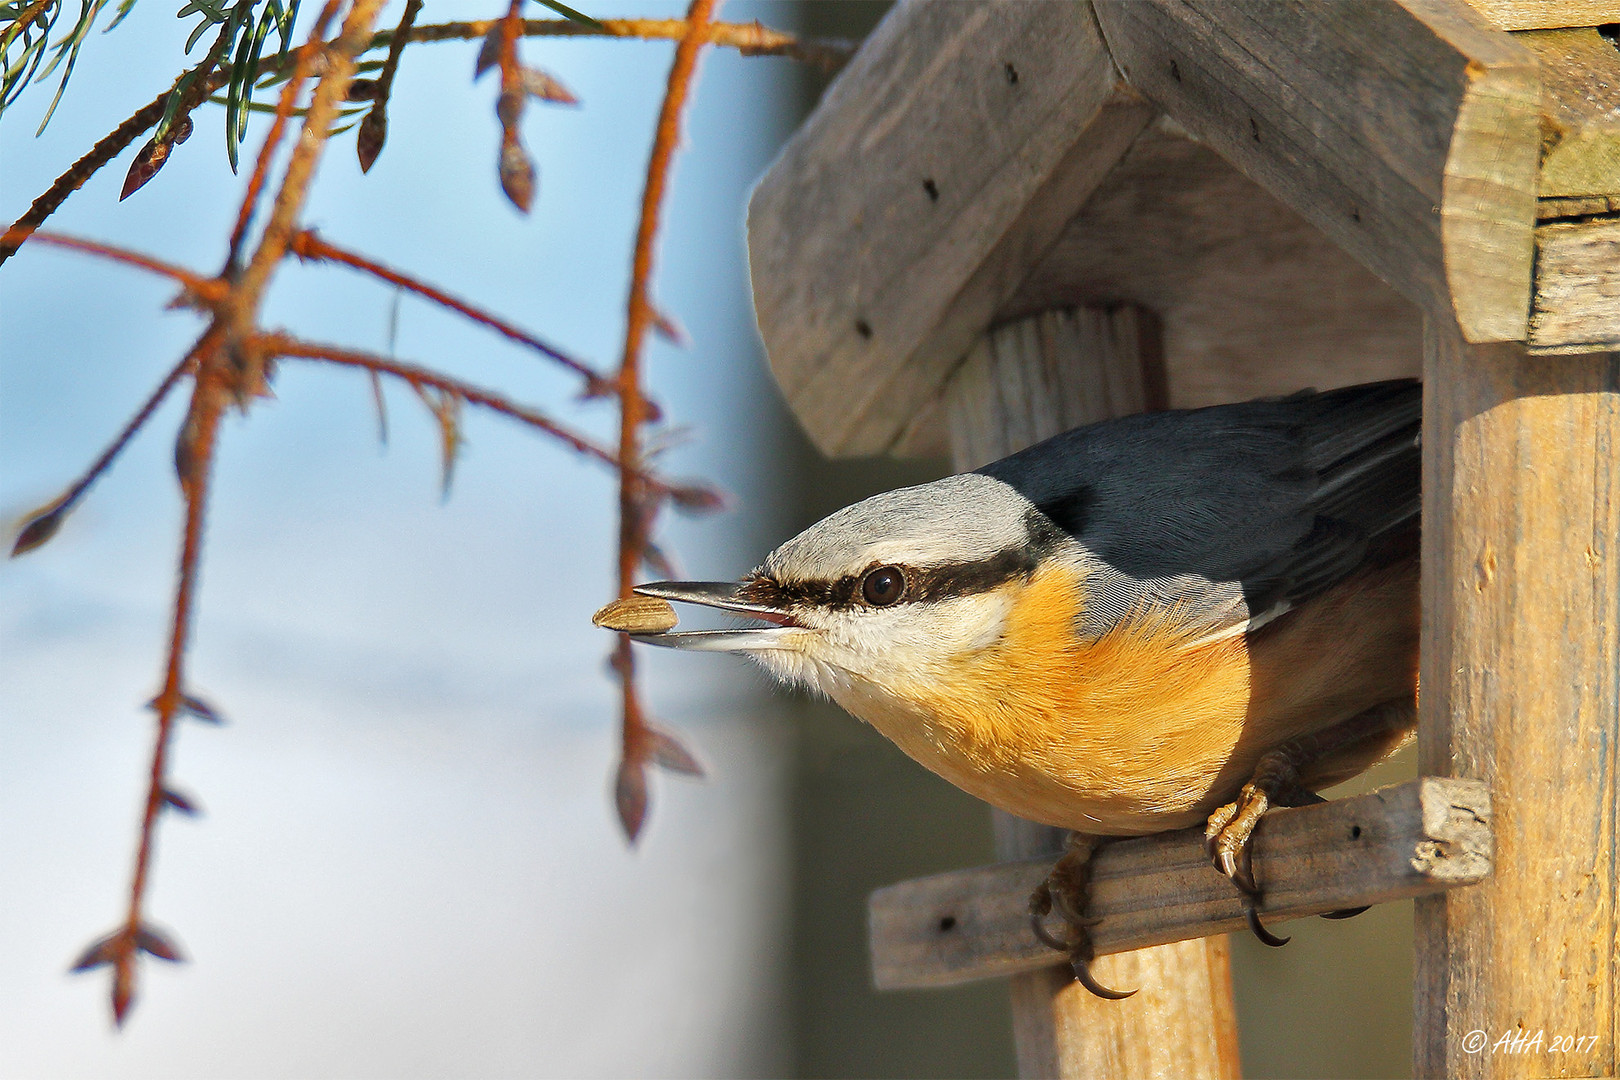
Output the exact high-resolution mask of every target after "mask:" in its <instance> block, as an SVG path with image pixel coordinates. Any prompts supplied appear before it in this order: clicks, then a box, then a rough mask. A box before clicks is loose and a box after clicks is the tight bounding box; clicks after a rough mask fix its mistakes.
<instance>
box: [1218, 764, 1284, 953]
mask: <svg viewBox="0 0 1620 1080" xmlns="http://www.w3.org/2000/svg"><path fill="white" fill-rule="evenodd" d="M1270 808H1271V797H1270V796H1269V795H1268V794H1267V792H1266V790H1265V788H1264V787H1263V786H1262V785H1260V784H1258V783H1253V782H1251V783H1248V784H1245V785H1244V786H1243V790H1242V791H1240V792H1239V793H1238V797H1237V799H1236V801H1234V802H1229V803H1227V804H1226V805H1225V806H1222V807H1219V808H1218V809H1217V810H1216V811H1215V812H1214V813H1212V814H1210V815H1209V823H1208V824H1207V825H1206V826H1205V827H1204V849H1205V851H1207V852H1208V853H1209V857H1210V861H1212V862H1213V863H1214V864H1215V869H1216V870H1219V871H1220V872H1221V874H1222V875H1223V876H1225V877H1226V878H1227V879H1228V880H1230V881H1231V882H1232V884H1233V885H1234V886H1236V887H1237V890H1238V891H1239V892H1240V893H1242V894H1243V917H1244V919H1245V920H1246V921H1247V922H1248V924H1249V929H1250V930H1251V931H1253V933H1254V936H1255V937H1257V938H1259V939H1260V940H1261V941H1262V942H1264V943H1265V944H1267V945H1271V946H1273V947H1276V946H1281V945H1286V944H1288V942H1289V940H1290V939H1289V938H1285V937H1278V936H1277V935H1276V934H1273V933H1272V932H1271V931H1269V930H1267V929H1266V928H1265V927H1264V926H1262V925H1261V923H1260V913H1259V905H1260V888H1259V886H1258V885H1257V884H1256V883H1255V880H1254V862H1253V842H1254V830H1255V827H1256V826H1258V825H1259V824H1260V818H1261V817H1262V816H1264V814H1265V812H1266V811H1267V810H1269V809H1270Z"/></svg>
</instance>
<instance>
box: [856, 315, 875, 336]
mask: <svg viewBox="0 0 1620 1080" xmlns="http://www.w3.org/2000/svg"><path fill="white" fill-rule="evenodd" d="M855 332H856V333H857V334H859V335H861V337H863V338H865V339H866V340H867V341H871V340H872V324H871V323H869V322H867V321H866V320H865V319H856V320H855Z"/></svg>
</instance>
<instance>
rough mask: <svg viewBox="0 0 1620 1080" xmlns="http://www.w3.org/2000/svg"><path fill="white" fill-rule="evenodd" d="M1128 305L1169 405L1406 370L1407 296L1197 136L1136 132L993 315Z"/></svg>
mask: <svg viewBox="0 0 1620 1080" xmlns="http://www.w3.org/2000/svg"><path fill="white" fill-rule="evenodd" d="M1121 302H1125V303H1133V304H1137V305H1140V306H1142V307H1146V308H1149V309H1151V310H1153V311H1154V312H1156V313H1157V314H1158V315H1159V316H1160V318H1161V319H1162V320H1163V322H1164V356H1165V365H1166V368H1167V370H1168V378H1169V383H1170V404H1171V405H1173V406H1174V407H1176V408H1196V407H1199V406H1203V405H1216V404H1220V403H1223V402H1228V401H1246V400H1248V399H1250V398H1256V397H1262V396H1266V395H1273V394H1287V393H1292V392H1294V391H1295V390H1298V389H1300V388H1302V387H1306V386H1314V387H1317V388H1318V389H1322V390H1326V389H1331V388H1333V387H1336V386H1348V385H1352V384H1355V383H1362V382H1373V381H1376V380H1379V379H1392V378H1398V377H1401V376H1416V375H1418V374H1419V373H1420V372H1421V371H1422V368H1423V363H1422V356H1423V320H1422V316H1421V314H1420V313H1419V311H1418V309H1417V308H1416V306H1414V305H1413V304H1412V303H1411V302H1410V301H1408V300H1406V299H1405V298H1404V297H1402V296H1401V295H1400V294H1399V293H1397V292H1396V291H1395V290H1394V289H1392V288H1390V287H1389V286H1388V285H1386V284H1384V282H1382V281H1380V280H1379V279H1378V278H1377V277H1376V276H1375V275H1374V274H1373V273H1372V272H1371V271H1370V270H1368V269H1366V268H1365V267H1364V266H1362V265H1361V264H1360V263H1358V262H1356V261H1355V260H1354V259H1352V258H1351V257H1350V256H1349V255H1347V254H1345V253H1344V251H1342V250H1341V249H1340V248H1339V247H1338V246H1336V245H1335V244H1334V243H1333V242H1332V241H1331V240H1329V239H1328V238H1327V237H1325V236H1324V235H1323V234H1322V233H1321V232H1320V231H1319V230H1318V229H1316V228H1315V227H1314V226H1313V225H1311V224H1310V223H1309V222H1307V221H1306V220H1305V219H1303V218H1301V217H1300V216H1299V215H1298V214H1296V213H1295V212H1294V211H1293V210H1291V209H1289V208H1288V207H1286V206H1284V205H1283V204H1282V203H1280V202H1278V201H1277V199H1276V198H1274V197H1273V196H1271V195H1270V194H1268V193H1267V192H1266V190H1265V189H1264V188H1262V187H1261V186H1260V185H1259V184H1257V183H1255V182H1254V181H1253V180H1250V179H1249V178H1248V177H1246V176H1244V175H1243V174H1242V173H1240V172H1238V171H1237V170H1236V169H1235V168H1233V167H1232V166H1231V165H1229V164H1228V163H1227V162H1226V161H1224V160H1223V159H1222V158H1221V157H1220V155H1218V154H1216V153H1215V152H1214V151H1213V150H1211V149H1210V148H1209V147H1207V146H1203V145H1201V144H1199V143H1197V142H1194V141H1192V140H1191V139H1188V138H1187V137H1185V135H1182V134H1177V133H1176V131H1174V130H1171V129H1168V128H1166V127H1165V126H1163V125H1155V126H1154V127H1152V128H1150V129H1149V130H1148V131H1146V132H1144V133H1143V134H1142V136H1141V137H1140V138H1138V139H1137V141H1136V142H1135V143H1134V144H1133V145H1132V146H1131V149H1130V150H1129V151H1128V152H1127V153H1126V155H1125V157H1124V159H1123V160H1122V161H1121V162H1120V163H1119V165H1118V167H1117V168H1115V169H1114V171H1113V172H1112V173H1110V174H1109V176H1108V178H1107V179H1106V180H1104V181H1103V183H1102V185H1101V186H1100V187H1099V188H1098V189H1097V191H1096V193H1095V194H1094V195H1093V196H1092V197H1091V199H1090V200H1089V201H1088V202H1087V203H1086V205H1085V207H1084V208H1083V209H1082V210H1081V211H1080V213H1079V214H1078V215H1077V216H1076V217H1075V218H1074V219H1073V220H1072V221H1071V222H1070V223H1069V225H1068V227H1067V228H1066V229H1064V231H1063V233H1062V235H1061V236H1059V237H1058V239H1057V241H1056V242H1055V243H1054V244H1053V245H1052V247H1051V249H1050V250H1049V251H1048V252H1047V254H1046V255H1045V256H1044V257H1043V258H1042V259H1041V260H1040V262H1039V263H1037V264H1036V266H1035V267H1034V268H1033V269H1032V270H1031V271H1030V272H1029V274H1028V276H1027V277H1026V279H1025V281H1024V283H1023V284H1022V285H1021V286H1020V287H1019V289H1018V291H1017V293H1016V294H1014V296H1013V297H1012V298H1011V299H1009V300H1008V301H1007V302H1006V303H1005V304H1004V305H1003V306H1002V308H1001V310H1000V311H999V312H998V313H997V316H996V318H997V321H998V322H999V321H1004V320H1012V319H1019V318H1023V317H1024V316H1027V315H1030V314H1034V313H1036V312H1041V311H1045V310H1048V309H1051V308H1057V307H1074V306H1078V305H1094V306H1106V305H1109V304H1119V303H1121Z"/></svg>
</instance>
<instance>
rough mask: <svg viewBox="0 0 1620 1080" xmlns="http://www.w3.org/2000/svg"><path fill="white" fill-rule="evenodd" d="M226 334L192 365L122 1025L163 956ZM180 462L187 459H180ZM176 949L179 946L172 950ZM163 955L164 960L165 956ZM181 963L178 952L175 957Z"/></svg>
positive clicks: (123, 958)
mask: <svg viewBox="0 0 1620 1080" xmlns="http://www.w3.org/2000/svg"><path fill="white" fill-rule="evenodd" d="M219 340H220V332H219V331H218V330H217V329H215V328H210V330H209V331H208V332H207V333H206V334H204V335H203V337H202V339H201V340H200V341H199V342H198V343H197V345H196V346H195V347H194V348H193V349H192V351H191V352H190V353H189V354H188V355H187V357H186V362H185V363H182V365H181V367H182V368H183V367H184V366H185V365H186V363H189V362H191V361H193V360H195V361H196V363H197V366H198V374H197V377H196V379H195V381H194V382H193V388H192V392H191V415H190V416H189V417H187V419H186V426H185V429H184V430H183V432H182V436H181V437H182V439H183V440H188V446H187V450H188V451H189V453H188V454H187V455H185V456H186V459H187V460H186V466H185V468H183V469H182V473H181V477H180V486H181V489H182V490H183V491H184V493H185V497H186V524H185V532H184V537H183V540H182V542H181V546H180V571H179V581H178V583H177V585H176V587H175V597H174V621H173V624H172V627H171V630H170V634H169V656H168V662H167V664H166V666H165V674H164V679H163V689H162V691H161V692H160V693H159V694H158V696H157V698H156V700H155V701H154V702H153V706H154V708H155V709H156V711H157V732H156V734H155V736H154V738H153V744H152V766H151V771H150V780H149V782H148V784H147V789H146V808H145V811H144V812H143V813H142V816H141V840H140V845H139V847H138V848H137V849H136V853H135V872H134V875H133V877H132V879H131V881H130V887H129V910H128V913H127V915H126V916H125V920H124V927H123V931H122V934H121V935H120V937H121V938H122V939H123V942H124V946H123V948H121V949H120V950H118V952H117V954H116V955H115V956H114V958H113V966H114V973H113V1017H114V1019H115V1020H117V1022H118V1023H120V1024H122V1023H123V1020H124V1016H125V1014H126V1012H127V1011H128V1009H129V1006H130V1004H131V1003H132V1002H133V1001H134V998H135V970H136V960H137V959H138V956H139V953H140V951H141V949H142V948H145V949H146V951H149V952H156V951H157V950H154V949H153V948H152V947H151V946H150V945H146V944H144V943H143V935H144V934H149V933H150V931H149V929H148V928H147V927H146V924H145V920H144V918H143V916H142V907H143V905H144V903H145V899H146V882H147V878H148V876H149V874H150V873H151V869H152V852H153V850H154V848H155V846H156V843H157V820H158V814H159V813H160V812H161V811H162V810H163V807H164V806H165V805H166V804H167V801H168V791H169V787H168V764H169V747H170V744H171V741H172V737H173V734H174V722H175V719H176V718H177V717H178V716H179V715H180V712H181V709H182V707H183V705H184V702H185V697H186V694H185V655H186V642H187V640H188V639H189V637H190V634H191V622H192V615H193V611H194V606H195V603H194V602H195V599H196V593H197V570H198V566H199V564H200V561H201V556H202V538H203V516H204V513H205V511H206V509H207V504H208V482H209V478H210V476H211V474H212V471H213V459H214V437H215V434H216V433H217V431H218V428H219V417H220V412H221V395H220V393H219V388H218V387H217V386H216V385H215V384H214V379H212V378H211V377H210V375H209V371H208V367H209V364H210V360H211V358H212V356H213V355H214V354H215V352H216V350H217V349H218V345H219ZM177 456H179V455H177ZM170 949H171V950H172V946H171V947H170ZM158 955H162V953H161V952H159V953H158ZM169 958H170V959H176V958H178V954H175V955H174V956H171V957H169Z"/></svg>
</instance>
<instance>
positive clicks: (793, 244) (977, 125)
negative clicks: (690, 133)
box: [748, 0, 1152, 454]
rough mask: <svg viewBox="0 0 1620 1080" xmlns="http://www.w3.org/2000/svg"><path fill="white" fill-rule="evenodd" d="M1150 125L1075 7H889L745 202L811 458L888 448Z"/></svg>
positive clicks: (768, 312)
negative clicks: (814, 450)
mask: <svg viewBox="0 0 1620 1080" xmlns="http://www.w3.org/2000/svg"><path fill="white" fill-rule="evenodd" d="M1151 115H1152V110H1151V109H1149V108H1148V107H1147V106H1146V105H1144V104H1142V103H1141V102H1140V101H1139V100H1138V99H1136V98H1135V96H1134V94H1132V93H1131V92H1130V91H1129V90H1123V89H1121V88H1120V87H1119V84H1118V79H1117V75H1116V73H1115V70H1114V66H1113V62H1112V61H1111V60H1110V59H1109V56H1108V53H1107V50H1106V49H1105V48H1104V47H1103V43H1102V38H1101V36H1100V35H1099V33H1098V31H1097V27H1096V21H1095V19H1094V17H1093V15H1092V12H1091V7H1090V5H1089V4H1088V3H1074V2H1070V3H1048V4H998V3H989V2H982V0H974V2H971V3H943V4H942V3H922V2H915V0H914V2H908V3H901V4H899V5H898V6H897V7H896V8H895V9H894V11H892V12H891V13H890V14H889V15H888V17H886V18H885V19H884V21H883V23H882V24H881V25H880V26H879V27H878V29H877V30H876V31H875V32H874V33H873V34H872V36H871V37H870V38H869V39H868V40H867V41H866V43H865V44H864V45H863V46H862V48H861V50H860V52H859V53H858V54H857V55H856V56H855V58H854V59H853V60H852V61H851V62H850V64H849V65H848V66H847V67H846V68H845V69H844V71H843V73H842V74H841V75H840V76H839V78H838V80H837V81H836V82H835V83H834V84H833V85H832V87H831V88H830V89H829V90H828V92H827V94H826V96H825V98H824V99H823V101H822V103H821V105H820V107H819V108H818V109H817V110H816V112H815V113H814V114H813V115H812V116H811V118H810V119H809V121H808V122H807V123H806V124H805V125H804V126H803V127H802V128H801V129H800V130H799V131H798V133H797V134H796V135H795V136H794V137H793V139H792V140H790V141H789V143H788V145H787V147H786V148H785V149H784V150H783V152H782V154H781V156H780V157H779V158H778V159H777V161H776V162H775V163H774V164H773V165H772V166H771V169H770V170H769V172H767V173H766V175H765V177H764V178H763V179H762V180H761V181H760V183H759V185H758V187H757V188H756V189H755V192H754V195H753V198H752V200H751V202H750V205H749V213H748V248H749V262H750V273H751V277H752V281H753V288H754V307H755V314H756V316H757V318H758V321H759V327H760V333H761V336H762V337H763V339H764V342H765V347H766V350H767V352H768V354H769V356H770V361H771V366H772V370H773V371H774V372H775V374H776V378H777V382H778V383H779V384H780V385H781V387H782V389H783V392H784V393H785V394H786V396H787V398H788V401H789V402H790V404H791V405H792V406H793V408H794V411H795V413H796V414H797V415H798V417H799V419H800V420H801V422H803V423H804V425H805V428H806V430H807V431H808V432H809V434H810V436H811V438H812V439H813V440H814V441H815V442H816V444H817V445H818V446H820V447H821V449H822V450H823V451H826V452H828V453H842V454H854V453H876V452H880V451H882V450H885V449H887V448H888V447H889V446H890V445H891V444H892V443H893V442H894V441H895V439H896V437H897V436H898V435H899V434H900V433H901V430H902V428H903V426H904V422H905V421H906V420H907V419H908V418H910V417H911V416H912V415H913V414H914V413H915V412H916V411H917V410H918V409H919V408H920V407H922V406H923V405H925V404H926V403H927V402H929V401H930V400H932V399H933V398H935V397H936V396H937V395H938V392H939V389H940V386H941V385H942V383H943V382H944V380H945V379H946V378H947V377H948V375H949V372H950V369H951V367H952V366H954V364H955V362H956V361H958V360H959V359H960V357H961V355H962V353H963V352H965V351H966V349H967V348H968V347H969V346H970V345H971V343H972V338H973V336H974V335H976V334H977V333H978V332H979V331H981V330H982V329H983V328H984V326H985V325H986V324H987V323H988V320H989V315H990V313H991V312H992V311H994V310H995V308H996V307H997V306H998V305H999V303H1000V301H1001V299H1002V298H1003V297H1004V296H1005V295H1006V294H1007V293H1009V292H1010V291H1011V290H1012V289H1013V288H1014V287H1015V286H1016V284H1017V281H1018V278H1019V276H1021V274H1022V272H1023V270H1024V269H1026V268H1027V266H1028V265H1029V264H1031V263H1032V262H1033V261H1034V259H1035V258H1036V257H1037V256H1038V254H1039V252H1040V251H1042V250H1044V248H1045V246H1046V245H1048V244H1049V243H1050V242H1051V240H1052V239H1053V238H1054V237H1055V236H1056V234H1057V231H1058V229H1059V228H1061V227H1062V225H1063V224H1064V222H1066V221H1067V220H1068V219H1069V217H1070V216H1072V214H1073V213H1074V211H1075V210H1076V209H1078V207H1079V205H1080V203H1081V202H1082V201H1083V200H1084V199H1085V197H1086V195H1087V194H1089V191H1090V189H1091V187H1093V186H1095V183H1096V182H1097V181H1098V180H1100V179H1101V177H1102V175H1103V174H1104V173H1105V172H1106V171H1107V169H1108V167H1109V166H1110V165H1111V164H1112V163H1113V161H1114V160H1115V159H1117V157H1118V156H1119V154H1121V153H1123V152H1124V150H1125V148H1126V147H1127V146H1128V145H1129V143H1130V141H1131V139H1132V138H1134V137H1135V135H1136V133H1137V132H1138V131H1139V130H1140V129H1141V127H1142V126H1143V125H1144V124H1146V123H1147V121H1148V119H1149V118H1150V117H1151Z"/></svg>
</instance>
